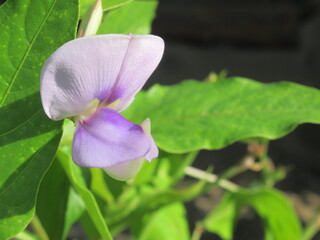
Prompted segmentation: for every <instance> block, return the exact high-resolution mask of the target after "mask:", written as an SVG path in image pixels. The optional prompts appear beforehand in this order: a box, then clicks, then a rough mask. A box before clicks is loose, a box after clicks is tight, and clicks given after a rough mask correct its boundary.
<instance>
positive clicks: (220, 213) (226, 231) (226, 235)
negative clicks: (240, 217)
mask: <svg viewBox="0 0 320 240" xmlns="http://www.w3.org/2000/svg"><path fill="white" fill-rule="evenodd" d="M237 214H238V209H237V201H236V198H235V197H234V194H233V193H230V192H229V193H226V194H225V195H224V196H223V198H222V199H221V201H220V202H219V204H218V205H217V206H216V207H215V208H214V209H213V210H212V211H211V212H210V213H209V215H208V216H207V217H206V218H205V219H204V220H203V226H204V228H205V229H206V230H207V231H209V232H212V233H216V234H218V235H219V236H220V237H221V238H223V239H225V240H231V239H232V237H233V229H234V224H235V221H236V217H237Z"/></svg>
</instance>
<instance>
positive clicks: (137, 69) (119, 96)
mask: <svg viewBox="0 0 320 240" xmlns="http://www.w3.org/2000/svg"><path fill="white" fill-rule="evenodd" d="M163 50H164V42H163V40H162V39H161V38H160V37H157V36H152V37H151V35H133V36H132V39H131V40H130V42H129V46H128V49H127V52H126V57H125V59H124V61H123V64H122V66H121V69H120V72H119V75H118V78H117V82H116V85H115V88H114V90H113V91H112V93H111V95H110V96H109V97H108V99H107V104H108V103H113V102H115V101H117V100H118V101H117V102H116V104H114V105H112V108H113V109H115V110H116V111H119V112H120V111H122V110H124V109H125V108H126V107H127V106H128V105H129V104H130V103H131V102H132V101H133V99H134V96H135V95H136V93H137V92H138V91H139V90H140V89H141V88H142V87H143V85H144V84H145V82H146V81H147V80H148V78H149V77H150V75H151V74H152V73H153V71H154V70H155V69H156V67H157V66H158V64H159V62H160V60H161V58H162V55H163Z"/></svg>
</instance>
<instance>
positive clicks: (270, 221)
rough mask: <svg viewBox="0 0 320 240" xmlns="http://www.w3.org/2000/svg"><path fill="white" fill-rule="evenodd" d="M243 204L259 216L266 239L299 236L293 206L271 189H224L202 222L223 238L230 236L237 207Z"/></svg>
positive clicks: (296, 237) (279, 239) (297, 221)
mask: <svg viewBox="0 0 320 240" xmlns="http://www.w3.org/2000/svg"><path fill="white" fill-rule="evenodd" d="M246 206H250V207H252V208H253V209H254V210H255V211H256V212H257V214H258V215H259V216H260V217H261V218H262V220H263V222H264V226H265V232H266V235H267V236H268V239H273V240H283V239H290V240H295V239H296V240H298V239H300V237H301V225H300V222H299V219H298V217H297V215H296V214H295V212H294V209H293V207H292V206H291V204H290V202H289V201H288V200H287V199H286V198H285V196H283V195H282V194H281V193H280V192H279V191H277V190H274V189H253V190H241V191H239V192H236V193H230V192H229V193H226V194H225V196H224V197H223V199H222V200H221V202H220V203H219V204H218V206H217V207H216V208H215V209H213V211H212V212H211V213H210V214H209V215H208V216H207V217H206V218H205V220H204V221H203V226H204V227H205V229H206V230H208V231H210V232H213V233H216V234H218V235H219V236H220V237H222V238H223V239H225V240H229V239H232V238H233V228H234V224H235V221H236V219H237V215H238V212H239V209H241V208H243V207H246Z"/></svg>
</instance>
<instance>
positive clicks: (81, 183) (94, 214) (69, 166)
mask: <svg viewBox="0 0 320 240" xmlns="http://www.w3.org/2000/svg"><path fill="white" fill-rule="evenodd" d="M68 152H69V151H68V150H67V151H66V152H65V151H62V150H59V151H58V153H57V158H58V159H59V160H60V163H61V165H62V166H63V168H64V171H65V172H66V174H67V175H68V178H69V180H70V182H71V183H72V185H73V186H74V188H75V189H76V191H77V192H78V194H79V195H80V196H81V198H82V200H83V203H84V205H85V207H86V211H87V213H88V215H89V216H90V218H91V221H92V223H93V224H94V226H95V228H96V229H97V231H98V232H99V234H100V237H101V239H106V240H108V239H112V237H111V235H110V233H109V230H108V227H107V225H106V222H105V221H104V218H103V216H102V213H101V212H100V209H99V206H98V204H97V202H96V200H95V197H94V195H93V194H92V193H91V191H90V190H89V189H88V188H87V185H86V182H85V179H84V177H83V175H82V173H81V168H80V167H78V166H77V165H75V164H74V163H73V162H72V160H71V157H70V154H69V153H68Z"/></svg>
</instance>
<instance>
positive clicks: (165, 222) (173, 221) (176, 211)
mask: <svg viewBox="0 0 320 240" xmlns="http://www.w3.org/2000/svg"><path fill="white" fill-rule="evenodd" d="M133 228H134V230H133V231H134V232H136V238H137V239H139V240H171V239H180V240H188V239H190V236H189V228H188V222H187V218H186V210H185V208H184V206H183V204H182V203H180V202H177V203H173V204H170V205H167V206H164V207H162V208H160V209H158V210H156V211H154V212H152V213H149V214H145V215H144V216H143V218H142V221H139V220H138V221H137V224H135V225H134V227H133Z"/></svg>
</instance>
